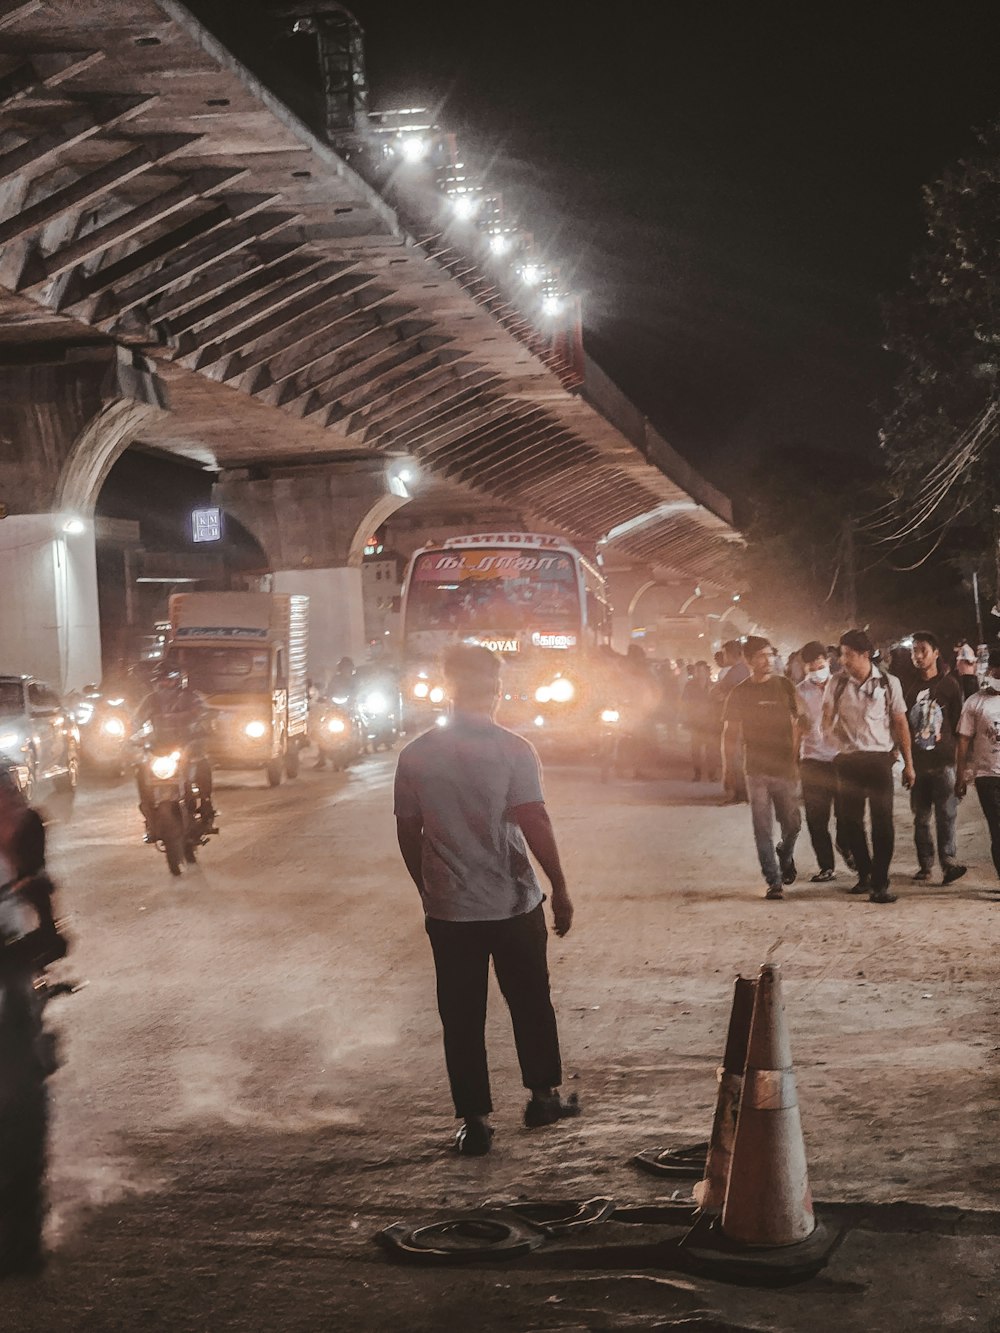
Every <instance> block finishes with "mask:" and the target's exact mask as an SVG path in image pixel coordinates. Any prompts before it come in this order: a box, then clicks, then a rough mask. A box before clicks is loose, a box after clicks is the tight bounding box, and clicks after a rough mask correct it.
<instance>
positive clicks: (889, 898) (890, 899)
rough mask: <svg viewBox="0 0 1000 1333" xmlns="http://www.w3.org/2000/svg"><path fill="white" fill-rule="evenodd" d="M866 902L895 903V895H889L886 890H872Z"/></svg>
mask: <svg viewBox="0 0 1000 1333" xmlns="http://www.w3.org/2000/svg"><path fill="white" fill-rule="evenodd" d="M868 901H869V902H870V903H894V902H895V901H896V895H895V894H894V893H890V892H889V890H888V889H887V888H885V889H872V891H871V893H870V894H869V895H868Z"/></svg>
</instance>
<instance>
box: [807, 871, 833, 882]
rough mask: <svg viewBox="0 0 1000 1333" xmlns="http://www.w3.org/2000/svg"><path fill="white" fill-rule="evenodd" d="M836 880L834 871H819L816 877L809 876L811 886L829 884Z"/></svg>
mask: <svg viewBox="0 0 1000 1333" xmlns="http://www.w3.org/2000/svg"><path fill="white" fill-rule="evenodd" d="M834 878H835V876H834V872H833V871H832V870H819V871H817V872H816V874H815V875H810V876H809V883H810V884H829V883H830V881H831V879H834Z"/></svg>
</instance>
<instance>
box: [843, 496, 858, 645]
mask: <svg viewBox="0 0 1000 1333" xmlns="http://www.w3.org/2000/svg"><path fill="white" fill-rule="evenodd" d="M841 546H842V550H843V555H842V557H841V559H842V562H843V571H844V611H845V614H846V616H847V623H848V625H852V626H853V625H856V624H857V623H858V584H857V574H856V567H855V561H854V519H853V518H845V519H844V527H843V533H842V536H841Z"/></svg>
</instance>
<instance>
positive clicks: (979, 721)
mask: <svg viewBox="0 0 1000 1333" xmlns="http://www.w3.org/2000/svg"><path fill="white" fill-rule="evenodd" d="M956 769H957V776H956V780H955V794H956V796H958V797H959V799H961V798H962V797H963V796H964V795H965V793H966V788H967V784H968V779H969V775H970V773H971V775H972V777H973V779H974V780H975V784H976V795H977V796H978V797H979V804H980V805H981V806H982V809H983V814H984V815H985V816H986V825H987V827H988V828H989V831H990V851H991V852H992V854H993V865H994V868H995V869H996V872H997V878H998V879H1000V648H994V649H992V651H991V652H990V656H989V667H988V674H987V676H986V679H985V680H984V682H983V685H982V688H981V689H980V690H979V691H978V692H977V693H976V694H973V695H971V696H970V697H969V698H968V699H967V700H966V701H965V705H964V707H963V708H962V715H961V717H960V718H959V720H958V754H957V760H956Z"/></svg>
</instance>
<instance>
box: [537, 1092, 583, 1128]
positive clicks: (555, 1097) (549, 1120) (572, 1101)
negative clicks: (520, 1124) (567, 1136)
mask: <svg viewBox="0 0 1000 1333" xmlns="http://www.w3.org/2000/svg"><path fill="white" fill-rule="evenodd" d="M579 1114H580V1103H579V1102H578V1101H577V1097H576V1093H575V1092H574V1093H572V1095H571V1096H569V1097H567V1098H566V1100H565V1101H563V1099H562V1098H561V1097H560V1096H559V1094H558V1092H554V1093H553V1094H552V1096H551V1097H532V1099H531V1101H530V1102H529V1103H528V1105H527V1106H526V1107H525V1108H524V1123H525V1125H526V1126H527V1127H528V1129H540V1128H541V1127H542V1125H554V1124H555V1123H556V1121H557V1120H566V1119H569V1118H570V1117H571V1116H575V1115H579Z"/></svg>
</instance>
